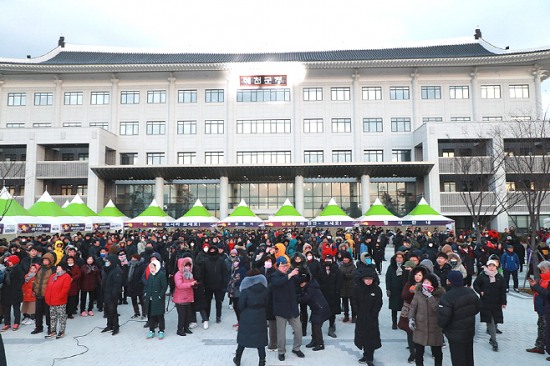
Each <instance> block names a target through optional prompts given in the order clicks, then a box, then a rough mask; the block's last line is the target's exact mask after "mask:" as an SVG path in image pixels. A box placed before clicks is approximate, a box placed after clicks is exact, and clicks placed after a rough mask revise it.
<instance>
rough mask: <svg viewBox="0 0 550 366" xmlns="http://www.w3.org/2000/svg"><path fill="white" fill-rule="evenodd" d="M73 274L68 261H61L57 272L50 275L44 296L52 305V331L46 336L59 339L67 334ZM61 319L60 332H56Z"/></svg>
mask: <svg viewBox="0 0 550 366" xmlns="http://www.w3.org/2000/svg"><path fill="white" fill-rule="evenodd" d="M71 282H72V279H71V276H69V275H68V274H67V263H65V262H60V263H59V264H58V265H57V267H56V271H55V274H53V275H52V276H51V277H50V281H49V282H48V286H47V287H46V293H45V294H44V298H45V300H46V304H48V305H49V306H50V325H51V333H50V334H48V335H47V336H46V338H49V339H53V338H56V339H59V338H62V337H63V336H65V326H66V324H67V310H66V308H67V299H68V298H69V290H70V289H71ZM58 321H59V332H57V333H56V328H57V322H58Z"/></svg>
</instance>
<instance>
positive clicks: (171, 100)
mask: <svg viewBox="0 0 550 366" xmlns="http://www.w3.org/2000/svg"><path fill="white" fill-rule="evenodd" d="M168 83H169V84H168V97H167V98H166V99H167V100H166V101H167V105H166V107H167V108H168V112H167V115H168V117H167V118H166V134H165V135H164V136H165V138H166V164H167V165H175V164H176V162H177V160H176V158H177V155H178V153H177V151H176V137H177V134H176V133H174V132H173V131H175V130H176V124H177V122H176V105H177V103H178V91H177V88H176V77H175V76H174V74H173V73H170V77H169V78H168ZM197 155H198V154H197Z"/></svg>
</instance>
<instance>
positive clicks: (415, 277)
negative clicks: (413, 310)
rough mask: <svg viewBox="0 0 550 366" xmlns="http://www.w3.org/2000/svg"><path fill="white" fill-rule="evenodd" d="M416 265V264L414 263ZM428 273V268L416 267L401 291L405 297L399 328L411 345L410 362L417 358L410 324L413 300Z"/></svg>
mask: <svg viewBox="0 0 550 366" xmlns="http://www.w3.org/2000/svg"><path fill="white" fill-rule="evenodd" d="M409 263H410V261H407V262H405V265H404V266H405V268H408V266H409ZM412 265H414V264H412ZM427 275H428V270H427V268H425V267H422V266H418V267H414V268H413V269H412V270H411V271H410V274H409V279H408V281H407V282H406V283H405V286H403V290H402V292H401V297H402V298H403V308H402V309H401V314H400V315H399V316H400V318H399V321H398V323H397V326H398V327H399V329H402V330H404V331H405V332H406V333H407V343H408V345H409V358H408V359H407V362H408V363H414V362H415V361H414V359H415V353H416V350H415V344H414V340H413V330H412V329H411V328H410V326H409V312H410V307H411V303H412V300H413V298H414V295H415V294H416V291H417V289H419V288H420V287H421V286H422V282H423V281H424V279H425V278H426V276H427Z"/></svg>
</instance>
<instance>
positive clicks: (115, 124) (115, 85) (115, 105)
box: [109, 74, 120, 135]
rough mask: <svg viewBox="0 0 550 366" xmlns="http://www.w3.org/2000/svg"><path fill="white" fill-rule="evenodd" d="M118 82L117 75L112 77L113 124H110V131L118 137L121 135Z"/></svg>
mask: <svg viewBox="0 0 550 366" xmlns="http://www.w3.org/2000/svg"><path fill="white" fill-rule="evenodd" d="M118 82H119V80H118V78H117V77H116V74H113V75H112V77H111V123H109V131H111V132H112V133H114V134H117V135H118V133H119V132H118V131H119V121H118V109H119V103H120V96H119V93H118V90H119V89H118Z"/></svg>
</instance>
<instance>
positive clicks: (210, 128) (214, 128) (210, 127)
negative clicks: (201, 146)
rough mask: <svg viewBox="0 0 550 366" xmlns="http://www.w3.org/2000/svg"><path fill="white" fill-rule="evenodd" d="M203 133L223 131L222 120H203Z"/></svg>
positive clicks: (220, 133)
mask: <svg viewBox="0 0 550 366" xmlns="http://www.w3.org/2000/svg"><path fill="white" fill-rule="evenodd" d="M204 133H205V134H207V135H222V134H223V133H224V128H223V120H206V121H204Z"/></svg>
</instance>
